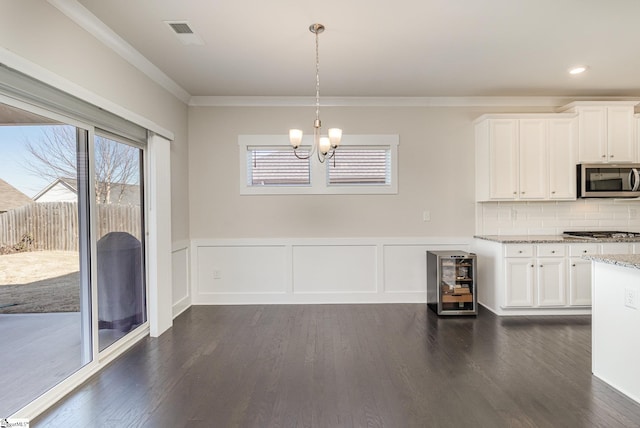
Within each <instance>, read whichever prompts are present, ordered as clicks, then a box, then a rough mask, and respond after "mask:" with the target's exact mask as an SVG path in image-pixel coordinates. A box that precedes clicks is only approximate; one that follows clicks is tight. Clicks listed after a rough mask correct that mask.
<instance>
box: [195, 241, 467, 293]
mask: <svg viewBox="0 0 640 428" xmlns="http://www.w3.org/2000/svg"><path fill="white" fill-rule="evenodd" d="M471 240H472V238H471V237H454V238H448V237H446V238H438V237H425V238H309V239H219V240H215V239H202V240H193V241H191V248H190V250H191V254H192V255H193V256H192V257H191V275H190V278H191V281H192V282H191V291H192V293H191V295H192V298H191V302H192V304H194V305H208V304H219V305H228V304H292V303H404V302H406V303H420V302H425V301H426V273H425V272H426V251H428V250H463V251H468V250H469V248H470V244H471Z"/></svg>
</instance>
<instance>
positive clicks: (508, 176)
mask: <svg viewBox="0 0 640 428" xmlns="http://www.w3.org/2000/svg"><path fill="white" fill-rule="evenodd" d="M489 175H490V178H489V182H490V190H489V197H490V198H491V199H514V198H516V197H517V196H518V121H517V120H515V119H495V120H490V121H489Z"/></svg>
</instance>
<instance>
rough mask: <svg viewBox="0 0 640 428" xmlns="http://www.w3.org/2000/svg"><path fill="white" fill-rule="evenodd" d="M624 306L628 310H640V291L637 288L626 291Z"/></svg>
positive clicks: (626, 289)
mask: <svg viewBox="0 0 640 428" xmlns="http://www.w3.org/2000/svg"><path fill="white" fill-rule="evenodd" d="M624 305H625V306H626V307H627V308H632V309H638V290H636V289H635V288H625V289H624Z"/></svg>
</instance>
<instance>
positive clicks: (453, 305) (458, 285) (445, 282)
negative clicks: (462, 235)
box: [427, 251, 478, 315]
mask: <svg viewBox="0 0 640 428" xmlns="http://www.w3.org/2000/svg"><path fill="white" fill-rule="evenodd" d="M427 305H428V306H429V307H430V308H431V309H433V310H434V311H435V312H437V314H438V315H476V314H477V313H478V306H477V298H476V255H475V254H473V253H466V252H464V251H427Z"/></svg>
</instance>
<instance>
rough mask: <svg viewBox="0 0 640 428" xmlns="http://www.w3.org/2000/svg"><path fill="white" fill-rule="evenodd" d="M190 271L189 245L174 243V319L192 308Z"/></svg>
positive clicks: (172, 291)
mask: <svg viewBox="0 0 640 428" xmlns="http://www.w3.org/2000/svg"><path fill="white" fill-rule="evenodd" d="M189 269H190V260H189V243H188V242H184V243H182V242H180V243H174V244H173V248H172V249H171V287H172V288H171V296H172V302H173V317H174V318H175V317H177V316H178V315H180V314H181V313H182V312H183V311H184V310H186V309H187V308H188V307H189V306H191V285H190V283H189V282H190V281H189Z"/></svg>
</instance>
